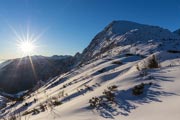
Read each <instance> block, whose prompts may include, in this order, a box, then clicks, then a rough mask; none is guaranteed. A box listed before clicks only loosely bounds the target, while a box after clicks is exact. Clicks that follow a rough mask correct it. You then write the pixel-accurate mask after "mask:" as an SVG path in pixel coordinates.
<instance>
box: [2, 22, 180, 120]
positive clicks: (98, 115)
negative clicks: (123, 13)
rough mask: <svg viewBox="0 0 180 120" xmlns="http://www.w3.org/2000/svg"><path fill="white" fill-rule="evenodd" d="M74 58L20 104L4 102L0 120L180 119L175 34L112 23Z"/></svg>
mask: <svg viewBox="0 0 180 120" xmlns="http://www.w3.org/2000/svg"><path fill="white" fill-rule="evenodd" d="M75 57H76V65H75V66H76V67H74V68H73V69H71V70H70V71H68V72H66V73H63V74H59V75H57V76H55V77H53V78H52V79H50V80H48V81H47V82H46V83H45V84H44V85H43V86H42V87H41V88H39V89H38V90H36V91H34V92H31V93H29V94H27V95H25V96H24V100H23V101H16V102H15V101H11V102H8V103H7V104H6V107H4V108H3V109H1V111H0V116H1V118H4V119H10V118H12V117H17V118H21V119H25V120H53V119H55V120H73V119H77V120H110V119H115V120H152V119H153V120H161V119H162V120H171V119H172V120H179V117H180V114H179V111H180V107H179V106H180V81H179V79H180V76H179V70H180V37H179V36H178V35H177V34H175V33H173V32H170V31H169V30H167V29H164V28H161V27H158V26H151V25H143V24H139V23H134V22H129V21H113V22H112V23H110V24H109V25H108V26H107V27H105V29H104V30H103V31H101V32H100V33H98V34H97V35H96V36H95V37H94V39H93V40H92V41H91V43H90V44H89V46H88V47H87V48H86V49H85V50H84V51H83V53H82V54H77V55H76V56H75ZM77 60H78V61H77Z"/></svg>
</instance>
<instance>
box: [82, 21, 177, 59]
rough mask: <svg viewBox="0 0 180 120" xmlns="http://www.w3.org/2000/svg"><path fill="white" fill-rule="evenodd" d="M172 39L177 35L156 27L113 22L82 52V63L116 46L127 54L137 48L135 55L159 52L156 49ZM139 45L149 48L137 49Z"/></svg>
mask: <svg viewBox="0 0 180 120" xmlns="http://www.w3.org/2000/svg"><path fill="white" fill-rule="evenodd" d="M174 39H179V37H178V35H176V34H173V33H172V32H170V31H169V30H167V29H163V28H161V27H158V26H150V25H143V24H139V23H135V22H130V21H113V22H112V23H110V24H109V25H108V26H107V27H105V28H104V30H103V31H101V32H100V33H99V34H97V35H96V36H95V37H94V39H93V40H92V41H91V43H90V44H89V46H88V47H87V48H86V49H85V50H84V51H83V53H82V58H83V60H84V61H87V60H90V59H92V58H95V57H96V56H99V55H102V53H104V52H107V51H108V50H110V49H112V48H115V47H117V46H121V47H122V49H124V50H126V51H128V52H130V51H131V50H132V49H136V48H137V49H138V48H139V49H138V50H135V51H136V53H137V54H144V55H145V54H149V52H153V51H157V50H160V49H158V48H159V46H163V45H162V44H167V43H164V42H171V41H174ZM136 45H138V47H136ZM140 45H141V46H144V47H145V46H149V47H150V48H149V49H146V48H145V49H144V47H139V46H140ZM172 49H173V48H172ZM135 51H134V52H135Z"/></svg>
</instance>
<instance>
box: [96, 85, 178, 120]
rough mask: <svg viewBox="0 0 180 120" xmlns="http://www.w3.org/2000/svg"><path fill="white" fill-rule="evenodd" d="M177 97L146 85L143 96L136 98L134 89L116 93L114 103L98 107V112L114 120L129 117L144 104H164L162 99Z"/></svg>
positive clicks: (153, 86) (159, 88)
mask: <svg viewBox="0 0 180 120" xmlns="http://www.w3.org/2000/svg"><path fill="white" fill-rule="evenodd" d="M172 95H177V94H175V93H170V92H165V91H163V90H162V88H161V86H160V85H158V84H152V85H149V84H146V85H145V87H144V92H143V94H141V95H139V96H134V95H133V94H132V88H130V89H127V90H122V91H117V92H116V93H115V96H116V97H115V101H114V102H109V101H106V102H103V103H102V104H101V106H99V107H97V108H96V110H97V112H98V113H99V114H100V115H101V116H102V117H104V118H111V119H114V116H117V115H123V116H128V115H129V114H130V113H131V111H132V110H134V109H136V108H137V107H138V106H140V105H143V104H148V103H151V102H162V100H160V97H162V96H172Z"/></svg>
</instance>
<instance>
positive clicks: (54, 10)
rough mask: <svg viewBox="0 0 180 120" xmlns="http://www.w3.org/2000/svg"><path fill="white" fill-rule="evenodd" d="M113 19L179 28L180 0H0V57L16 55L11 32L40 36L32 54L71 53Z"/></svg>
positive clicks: (13, 56) (14, 39) (18, 52)
mask: <svg viewBox="0 0 180 120" xmlns="http://www.w3.org/2000/svg"><path fill="white" fill-rule="evenodd" d="M113 20H129V21H135V22H139V23H144V24H151V25H158V26H161V27H164V28H167V29H169V30H171V31H174V30H176V29H178V28H180V0H0V59H8V58H15V57H20V56H21V54H22V53H21V52H20V51H19V50H18V49H17V46H16V39H17V37H16V36H15V33H14V32H13V30H12V29H14V30H15V31H16V32H17V34H22V33H26V29H27V27H29V29H30V34H34V35H36V36H37V35H39V34H42V36H41V37H40V38H39V39H38V41H37V43H36V44H38V45H39V46H40V47H39V48H38V49H37V50H36V52H37V53H36V54H38V55H39V54H41V55H45V56H51V55H54V54H58V55H61V54H62V55H64V54H71V55H74V54H75V53H76V52H78V51H79V52H82V50H83V49H84V48H85V47H87V45H88V44H89V43H90V41H91V40H92V38H93V37H94V36H95V35H96V34H97V33H98V32H99V31H101V30H102V29H103V28H104V27H105V26H106V25H107V24H109V23H110V22H111V21H113Z"/></svg>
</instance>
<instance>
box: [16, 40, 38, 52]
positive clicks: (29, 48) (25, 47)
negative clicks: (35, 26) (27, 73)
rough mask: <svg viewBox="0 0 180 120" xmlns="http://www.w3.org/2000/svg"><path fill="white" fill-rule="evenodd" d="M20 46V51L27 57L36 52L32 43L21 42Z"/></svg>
mask: <svg viewBox="0 0 180 120" xmlns="http://www.w3.org/2000/svg"><path fill="white" fill-rule="evenodd" d="M18 46H19V48H20V50H21V51H22V52H23V53H24V54H26V55H29V54H31V53H33V52H34V50H35V45H34V44H33V42H32V41H21V42H20V43H19V45H18Z"/></svg>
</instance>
